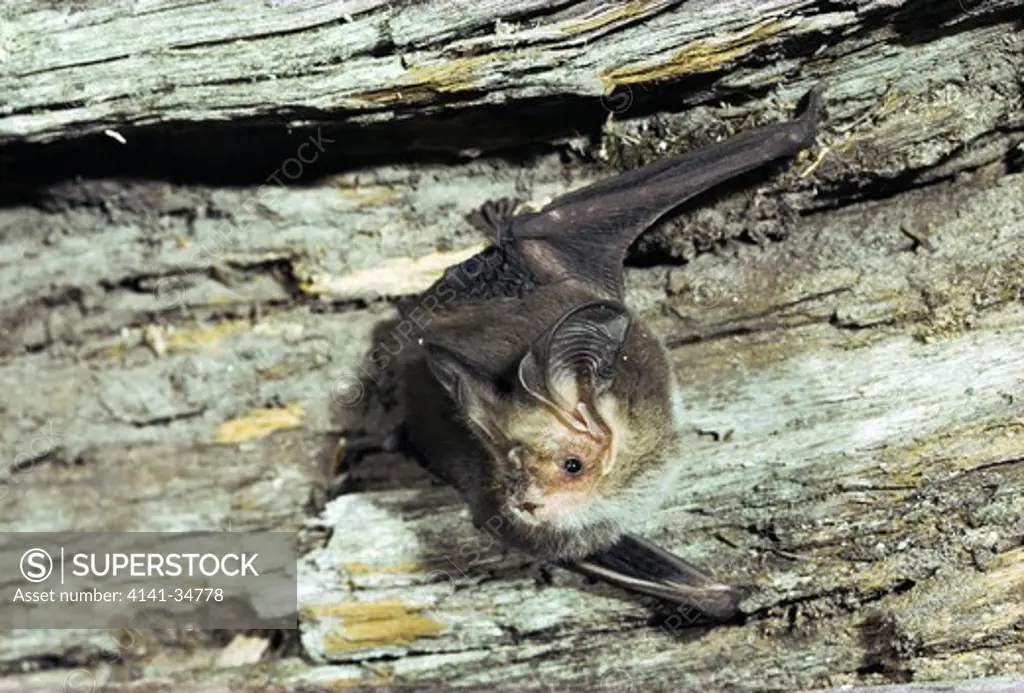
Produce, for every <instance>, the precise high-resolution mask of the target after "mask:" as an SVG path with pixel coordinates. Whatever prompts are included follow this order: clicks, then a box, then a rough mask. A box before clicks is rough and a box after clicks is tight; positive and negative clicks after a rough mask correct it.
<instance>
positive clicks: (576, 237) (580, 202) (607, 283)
mask: <svg viewBox="0 0 1024 693" xmlns="http://www.w3.org/2000/svg"><path fill="white" fill-rule="evenodd" d="M821 91H822V87H821V85H818V86H816V87H814V89H812V90H811V92H810V95H809V97H808V105H807V108H806V109H805V110H804V113H803V114H802V115H801V116H800V117H799V118H796V119H795V120H791V121H788V122H785V123H776V124H773V125H767V126H764V127H760V128H755V129H753V130H748V131H747V132H743V133H740V134H739V135H736V136H734V137H730V138H729V139H726V140H723V141H721V142H718V143H716V144H713V145H711V146H708V147H705V148H703V149H698V150H695V151H692V152H687V153H685V154H680V155H678V156H673V157H669V158H666V159H662V160H660V161H656V162H654V163H652V164H649V165H647V166H644V167H642V168H639V169H636V170H634V171H629V172H627V173H624V174H621V175H619V176H616V177H614V178H611V179H609V180H606V181H602V182H599V183H595V184H594V185H590V186H587V187H585V188H582V189H580V190H576V191H574V192H571V193H568V194H566V195H563V196H561V197H559V198H557V199H556V200H554V201H553V202H552V203H550V204H549V205H548V206H546V207H545V208H544V209H542V210H541V211H539V212H534V213H527V214H522V215H518V216H514V217H504V218H503V219H502V220H501V221H500V222H494V223H495V224H496V227H495V231H496V233H498V234H501V233H508V234H510V235H511V236H512V240H514V241H515V242H516V244H517V245H518V247H519V248H520V250H521V252H522V253H523V255H524V256H525V258H526V260H527V263H528V264H529V265H530V266H531V268H532V269H533V270H534V273H535V274H537V275H538V277H540V278H543V280H545V281H555V280H559V279H563V278H566V277H574V278H576V279H580V280H583V281H589V282H590V283H592V284H595V285H596V286H597V287H598V288H600V289H601V290H603V291H607V292H610V293H611V295H612V296H615V297H620V296H621V292H622V261H623V259H624V257H625V254H626V251H627V250H628V249H629V246H630V244H631V243H632V242H633V240H634V239H635V238H636V237H637V236H639V235H640V234H641V233H643V232H644V231H645V230H647V229H648V228H649V227H650V226H651V225H652V224H653V223H654V222H655V221H657V220H658V219H659V218H660V217H661V216H663V215H664V214H666V213H668V212H669V211H671V210H672V209H673V208H675V207H677V206H679V205H680V204H682V203H683V202H685V201H686V200H688V199H690V198H691V197H693V196H695V195H697V194H699V193H701V192H703V191H705V190H707V189H709V188H711V187H713V186H715V185H717V184H719V183H721V182H723V181H726V180H728V179H730V178H733V177H735V176H738V175H740V174H742V173H745V172H747V171H750V170H753V169H755V168H759V167H761V166H763V165H765V164H767V163H769V162H771V161H774V160H775V159H779V158H782V157H786V156H792V155H794V154H796V153H797V152H799V151H801V150H803V149H806V148H808V147H810V146H811V145H812V144H813V143H814V138H815V135H816V132H817V122H818V112H819V110H820V102H821Z"/></svg>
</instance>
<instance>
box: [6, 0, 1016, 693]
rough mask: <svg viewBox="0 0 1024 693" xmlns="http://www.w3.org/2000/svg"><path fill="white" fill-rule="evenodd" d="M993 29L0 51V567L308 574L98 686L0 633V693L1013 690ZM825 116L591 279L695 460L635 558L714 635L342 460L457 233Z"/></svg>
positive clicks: (388, 26)
mask: <svg viewBox="0 0 1024 693" xmlns="http://www.w3.org/2000/svg"><path fill="white" fill-rule="evenodd" d="M1022 9H1024V4H1022V3H1021V2H1018V1H1012V0H988V1H981V2H978V1H976V0H953V1H946V0H939V1H928V2H924V1H920V2H918V1H916V0H844V1H843V2H831V3H826V2H819V3H808V2H797V1H795V0H793V1H788V0H773V1H772V2H761V3H754V4H751V3H746V2H740V1H739V0H715V1H712V0H691V1H690V2H685V3H683V2H669V1H667V0H661V1H659V0H650V1H648V2H628V3H614V4H612V3H598V2H567V1H563V2H547V3H541V2H533V1H528V0H516V1H514V2H508V1H504V2H496V1H495V2H458V3H456V2H441V1H439V0H437V1H434V0H431V1H426V2H420V3H386V2H378V1H375V0H349V1H342V2H310V3H296V4H295V5H292V4H289V3H274V2H267V3H263V4H258V3H244V2H237V3H234V2H224V3H219V2H218V3H192V4H180V3H171V2H166V1H165V0H154V2H151V3H147V4H146V5H145V6H140V5H137V4H136V3H110V2H100V1H99V0H83V1H81V2H77V3H75V4H74V5H73V6H63V5H59V4H54V5H49V4H29V3H20V4H12V5H10V6H7V7H6V8H4V9H3V10H0V12H2V13H3V14H2V15H0V18H2V24H0V69H2V74H0V166H2V169H0V176H2V180H3V186H2V188H0V238H2V241H3V242H2V244H0V324H2V326H3V328H4V329H3V336H0V391H3V392H5V393H7V394H6V396H4V397H0V409H2V412H3V415H4V421H5V423H4V426H3V427H2V429H0V443H2V450H3V452H4V454H5V455H6V459H7V460H8V462H7V463H6V467H4V468H0V529H3V530H5V531H63V530H96V531H118V530H119V531H155V530H168V531H169V530H191V529H219V530H226V531H239V530H249V529H294V530H299V531H300V532H301V535H302V537H303V543H304V546H306V547H307V548H308V552H307V553H306V554H305V555H304V556H303V558H302V560H301V563H300V587H299V590H300V594H299V596H300V611H301V613H300V620H301V628H300V632H299V635H298V637H297V638H296V637H295V636H293V637H291V638H288V637H283V638H282V637H281V635H282V634H280V633H277V634H274V633H255V634H254V633H249V634H225V633H217V632H192V633H185V634H182V633H153V634H152V637H153V640H152V641H151V642H147V643H144V644H143V645H140V646H139V647H137V648H133V649H132V650H131V651H130V652H128V651H118V652H117V654H118V655H120V660H119V661H118V663H117V664H115V665H113V666H109V665H104V664H98V662H101V661H102V660H103V658H102V657H101V656H100V655H101V653H103V652H105V651H107V650H109V649H110V648H111V647H112V646H111V644H110V643H111V635H112V634H110V633H105V632H101V631H40V630H30V629H26V630H23V631H17V632H9V633H6V634H4V635H3V636H0V674H2V675H3V676H4V680H3V681H2V682H0V692H2V691H7V690H11V691H14V690H19V691H21V690H32V691H34V690H52V689H54V688H56V689H59V688H60V686H61V685H62V684H63V683H65V682H67V681H71V682H73V683H74V684H75V685H79V682H80V681H81V680H82V679H81V677H82V676H83V675H84V674H83V672H87V673H88V675H89V676H92V677H94V680H95V681H96V682H97V683H102V684H103V685H106V686H109V689H110V690H117V691H142V690H147V691H150V690H186V689H187V690H203V691H210V692H212V691H221V690H232V691H242V690H244V691H280V690H294V691H300V690H301V691H321V690H324V691H326V690H339V689H342V690H348V689H352V690H358V689H360V687H363V688H366V689H371V688H374V687H378V688H380V687H383V688H390V689H395V690H406V689H407V688H415V687H419V689H420V690H426V689H429V688H430V687H431V686H434V687H443V688H445V689H447V688H452V689H459V690H476V689H480V690H492V691H493V690H537V691H545V690H595V691H601V690H604V691H628V690H634V691H660V690H674V691H678V690H693V691H698V690H699V691H706V690H729V691H783V690H785V691H793V690H818V689H830V690H831V689H838V688H840V687H841V686H847V685H852V686H858V687H859V686H864V687H875V686H891V687H887V688H865V689H863V690H876V691H879V693H880V692H881V691H890V692H892V693H895V692H896V691H901V692H902V691H907V692H908V693H909V691H938V690H949V689H950V688H949V687H954V686H956V687H959V689H962V690H969V691H978V692H979V693H980V692H982V691H985V692H986V693H994V692H999V693H1004V692H1008V691H1011V690H1021V688H1022V687H1024V683H1022V682H1021V679H1020V678H1016V679H1015V678H1014V677H1024V647H1022V644H1024V501H1021V500H1020V499H1021V498H1024V360H1022V345H1024V221H1022V219H1024V174H1022V173H1021V169H1022V167H1024V145H1022V141H1024V70H1022V65H1024V42H1022V40H1021V34H1020V33H1019V29H1020V28H1021V24H1020V22H1021V17H1022V15H1024V13H1022ZM822 80H823V81H824V82H825V85H826V90H825V111H826V112H825V117H824V121H823V126H822V132H821V134H820V136H819V139H818V143H817V146H816V147H815V148H814V149H813V150H812V151H811V152H809V154H808V155H807V156H804V157H802V158H801V159H800V160H798V161H796V162H794V163H793V164H792V165H788V166H781V165H780V166H777V167H775V168H774V169H773V170H770V171H761V172H757V173H755V174H751V175H749V176H745V177H743V178H742V179H741V180H737V181H734V182H732V183H730V184H728V185H725V186H722V188H721V189H719V190H716V191H714V193H713V194H711V195H704V196H702V197H701V199H700V200H696V201H694V203H692V204H688V205H686V207H685V208H684V209H683V210H682V211H681V212H680V213H679V214H676V215H673V216H672V218H671V219H669V220H667V221H666V222H664V223H662V224H660V225H659V226H658V227H656V228H655V229H652V231H650V232H649V233H648V234H646V235H645V236H644V237H643V238H642V239H640V241H638V243H637V244H636V245H635V247H634V248H633V250H632V252H631V254H630V258H629V261H628V262H627V265H628V270H627V280H628V286H629V291H628V293H629V300H630V302H631V303H632V304H633V305H634V306H635V307H636V308H637V310H639V311H640V312H641V314H642V315H643V317H644V318H645V319H647V320H648V321H650V322H651V324H652V325H653V326H654V327H655V328H656V329H658V331H659V332H660V333H661V334H662V335H663V336H664V337H665V339H666V342H667V343H668V345H669V346H670V350H671V354H672V358H673V361H674V365H675V367H676V371H677V373H678V375H679V377H680V379H681V380H682V382H683V385H684V390H685V393H686V397H685V408H686V411H685V413H686V418H687V420H688V421H689V423H690V426H691V428H690V430H688V431H687V434H688V435H689V438H690V448H689V452H688V454H687V456H686V458H685V459H681V460H679V462H678V463H679V465H680V467H681V469H682V473H681V480H680V484H679V487H678V489H677V492H676V494H675V496H674V499H673V501H672V502H671V503H670V504H669V506H668V507H667V508H666V509H665V510H664V511H663V512H661V513H660V514H659V515H658V516H657V517H656V518H654V519H652V521H651V523H650V526H649V527H648V532H647V533H648V535H649V536H650V537H651V538H653V539H655V540H657V541H658V542H660V543H662V544H663V545H665V546H666V547H667V548H670V549H672V550H674V551H676V552H678V553H679V554H680V555H682V556H684V557H686V558H687V559H689V560H691V561H692V562H694V563H696V564H698V565H701V566H702V567H705V568H707V569H709V570H711V571H712V572H714V573H715V574H716V575H717V576H719V577H720V578H722V579H723V580H727V581H731V582H735V583H744V584H749V585H752V586H753V587H754V588H755V589H754V590H753V593H752V596H751V597H750V598H749V599H747V600H746V601H744V602H743V604H742V605H741V608H742V610H743V614H744V615H743V617H742V618H741V619H738V620H737V621H736V622H735V623H731V624H726V625H717V626H712V625H709V624H707V623H704V622H702V621H700V620H695V614H694V613H693V612H690V611H688V610H686V609H680V610H675V611H672V610H667V609H666V608H665V607H663V606H659V605H654V604H650V603H648V602H645V601H643V600H641V599H638V598H634V597H631V596H629V595H627V594H626V593H624V592H621V591H618V590H614V589H612V588H609V587H604V586H600V585H592V584H588V583H587V582H586V581H584V580H583V579H581V578H579V577H578V576H575V575H572V574H569V573H566V572H563V571H560V570H558V569H553V568H549V567H547V566H543V565H540V564H539V563H537V562H536V561H535V560H532V559H531V557H529V556H526V555H522V554H519V553H515V552H512V551H504V550H502V549H501V547H500V546H499V545H498V543H497V542H495V541H494V540H493V538H491V537H489V536H486V535H484V534H480V533H478V532H476V531H475V530H473V528H472V527H471V526H470V523H469V521H468V517H467V514H466V512H465V509H464V506H463V505H462V504H461V502H460V501H459V499H458V498H457V497H456V495H455V494H454V493H453V492H452V490H451V489H449V488H447V487H444V486H441V485H439V484H438V483H437V482H436V481H433V480H432V479H431V478H430V477H429V476H428V475H427V474H426V473H424V472H423V471H421V470H420V469H419V468H418V467H417V466H416V465H415V464H414V463H413V462H412V461H411V460H409V459H406V458H404V457H402V456H401V455H399V454H396V453H391V452H386V451H382V450H381V449H379V448H375V447H374V446H373V442H374V441H379V440H380V439H381V438H382V437H383V436H384V435H385V434H386V433H387V431H388V430H390V428H391V427H392V426H393V425H394V424H395V423H396V422H397V421H398V420H399V419H400V416H401V412H399V411H397V408H396V407H395V397H394V390H393V385H394V383H393V381H392V378H393V376H394V374H393V373H391V372H388V371H386V370H385V371H384V372H376V371H374V372H368V371H367V370H365V369H364V366H365V362H364V355H365V354H366V352H368V351H369V350H370V349H371V348H373V347H374V346H375V345H376V344H379V343H382V342H383V343H385V344H388V345H391V346H392V348H395V345H396V344H397V345H398V348H401V342H400V341H396V340H397V339H400V335H397V334H396V332H395V317H396V312H395V310H394V301H395V299H397V298H400V297H404V296H410V295H413V294H415V293H416V292H418V291H421V290H423V289H425V288H426V287H427V286H429V285H430V283H432V282H433V280H434V279H436V278H437V277H438V276H439V273H440V272H441V270H443V268H445V267H446V266H448V265H450V264H454V263H456V262H458V261H460V260H461V259H463V258H465V257H468V256H469V255H471V254H473V253H474V252H476V251H478V250H479V249H481V248H482V247H483V245H482V244H483V242H484V239H482V238H481V237H480V236H479V235H478V233H477V232H476V231H474V230H473V229H472V228H471V227H470V226H469V224H467V223H466V221H465V219H464V217H465V215H466V214H467V213H469V212H470V211H472V210H473V209H474V208H476V207H477V206H479V205H480V204H482V203H483V202H484V201H486V200H488V199H496V198H500V197H507V196H513V197H519V198H521V199H525V200H532V201H535V202H540V201H543V200H544V199H546V198H550V197H553V196H555V195H558V194H560V193H562V192H565V191H566V190H569V189H572V188H575V187H578V186H580V185H583V184H585V183H587V182H590V181H593V180H597V179H599V178H602V177H605V176H610V175H614V173H616V172H618V171H622V170H627V169H629V168H633V167H635V166H638V165H641V164H642V163H645V162H647V161H650V160H653V159H655V158H657V157H660V156H666V155H668V154H671V153H674V152H678V151H685V150H687V149H690V148H693V147H697V146H700V145H702V144H705V143H707V142H710V141H713V140H714V139H717V138H720V137H723V136H727V135H728V134H731V133H733V132H737V131H740V130H743V129H746V128H749V127H752V126H754V125H757V124H761V123H767V122H773V121H778V120H781V119H784V118H788V117H790V116H791V115H792V113H793V110H794V108H795V105H796V103H797V102H798V101H799V99H800V97H802V96H803V94H805V93H806V91H807V90H808V88H809V87H810V86H811V85H812V84H814V83H816V82H818V81H822ZM377 381H379V382H377ZM361 446H362V447H363V448H365V449H362V450H361V453H360V454H359V455H357V456H356V455H348V456H346V455H341V454H339V453H340V452H343V451H345V450H349V451H350V452H351V451H353V450H356V449H360V447H361ZM356 457H358V458H359V459H358V461H356V462H355V463H352V464H349V465H348V466H346V467H344V468H343V469H341V470H339V471H340V474H338V475H337V476H335V475H334V474H333V473H332V470H333V465H335V464H336V463H337V460H338V459H339V458H345V459H348V460H350V461H351V460H353V459H355V458H356ZM114 649H115V650H116V647H115V648H114ZM69 677H71V678H69ZM75 677H78V678H75ZM968 679H971V680H970V681H968ZM957 682H959V683H957ZM904 684H905V685H904ZM73 689H74V686H72V688H71V689H69V690H73ZM80 689H81V688H80ZM82 690H84V689H82ZM846 690H848V689H846Z"/></svg>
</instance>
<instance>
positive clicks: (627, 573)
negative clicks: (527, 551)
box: [563, 534, 746, 621]
mask: <svg viewBox="0 0 1024 693" xmlns="http://www.w3.org/2000/svg"><path fill="white" fill-rule="evenodd" d="M563 565H564V566H565V567H566V568H569V569H570V570H573V571H575V572H577V573H581V574H583V575H586V576H589V577H593V578H597V579H599V580H602V581H604V582H608V583H610V584H613V585H616V586H618V587H622V588H624V589H627V590H631V591H633V592H639V593H641V594H647V595H650V596H653V597H658V598H659V599H664V600H667V601H671V602H675V603H680V604H689V605H691V606H693V607H696V608H697V609H699V610H700V611H701V612H702V613H704V614H706V615H707V616H710V617H712V618H715V619H718V620H720V621H725V620H728V619H730V618H732V617H733V616H735V615H736V613H737V612H738V611H739V609H738V605H739V603H740V601H741V600H742V599H743V598H744V597H745V596H746V591H745V590H743V589H742V588H739V587H734V586H732V585H725V584H723V583H720V582H716V581H715V580H714V579H713V578H712V577H711V576H710V575H708V574H707V573H705V572H704V571H702V570H700V569H698V568H695V567H694V566H692V565H690V564H689V563H686V562H685V561H684V560H683V559H681V558H679V557H678V556H676V555H675V554H672V553H669V552H668V551H665V550H664V549H662V548H660V547H658V546H656V545H655V544H652V543H651V542H649V541H647V540H646V539H643V538H642V537H639V536H637V535H635V534H625V535H623V536H622V538H621V539H620V540H619V542H618V543H617V544H615V545H614V546H612V547H611V548H609V549H606V550H604V551H602V552H600V553H597V554H594V555H592V556H588V557H586V558H584V559H581V560H578V561H572V562H566V563H564V564H563Z"/></svg>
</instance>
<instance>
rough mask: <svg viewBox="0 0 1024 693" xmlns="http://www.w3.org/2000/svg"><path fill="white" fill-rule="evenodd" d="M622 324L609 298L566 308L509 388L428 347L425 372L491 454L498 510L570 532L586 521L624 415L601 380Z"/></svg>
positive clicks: (617, 445) (616, 351)
mask: <svg viewBox="0 0 1024 693" xmlns="http://www.w3.org/2000/svg"><path fill="white" fill-rule="evenodd" d="M629 328H630V318H629V314H628V312H627V311H626V309H625V307H624V306H622V305H621V304H618V303H615V302H611V301H599V302H594V303H587V304H584V305H581V306H578V307H576V308H573V309H571V310H570V311H568V312H567V313H565V314H564V315H562V316H561V317H560V318H559V320H557V321H556V322H555V324H554V325H553V326H551V328H550V329H548V330H546V331H545V332H544V333H543V334H542V335H541V336H540V338H539V339H537V340H536V341H535V342H534V343H533V344H532V345H531V347H530V349H529V350H528V351H527V353H526V354H525V355H524V356H523V357H522V359H521V360H520V361H519V363H518V364H517V367H516V371H515V373H514V378H512V380H513V382H514V386H513V387H512V389H511V392H500V391H499V390H498V389H497V388H496V386H495V384H494V383H492V382H489V381H488V380H487V379H486V378H485V377H483V376H482V375H481V373H480V371H479V370H478V369H476V368H474V367H473V366H472V365H471V364H469V363H467V362H466V361H465V360H464V359H462V357H460V356H458V355H456V354H454V353H453V352H451V351H449V350H447V349H444V348H441V347H436V346H428V354H429V358H428V361H429V363H430V366H431V369H432V370H433V372H434V375H435V377H436V378H437V379H438V381H439V382H440V383H441V384H442V385H443V386H444V387H445V389H446V390H447V391H448V392H449V394H451V396H452V398H453V399H454V400H455V402H456V403H457V405H458V406H459V408H460V410H461V412H462V414H463V415H464V416H465V419H466V420H467V422H468V423H469V425H470V426H471V428H472V429H473V430H474V432H475V433H476V435H477V437H478V438H479V440H480V441H481V443H482V444H483V445H484V447H486V449H487V450H488V451H489V452H490V454H491V456H492V457H493V461H494V463H495V464H494V467H493V468H494V472H495V473H494V479H493V482H494V485H495V490H496V491H497V492H498V494H499V496H500V497H501V498H502V499H503V501H504V502H505V503H506V505H507V507H506V508H504V510H505V511H506V512H507V514H510V515H512V516H514V517H517V518H518V519H519V520H521V521H522V522H523V523H525V524H528V525H536V526H543V525H552V526H556V527H559V528H563V529H570V528H572V527H573V526H582V525H584V524H586V522H587V521H588V518H592V517H594V515H595V512H596V511H597V509H598V508H599V506H600V503H596V501H599V500H600V499H601V498H602V496H603V495H604V494H605V493H606V492H608V491H609V490H611V489H614V488H615V486H616V484H615V482H614V476H615V472H616V469H617V464H616V463H617V461H618V459H619V457H620V454H621V446H622V442H623V438H624V435H625V433H626V431H625V429H626V425H627V424H626V416H627V412H626V411H625V410H624V407H625V403H623V402H619V401H617V399H616V397H615V396H614V394H613V393H612V391H611V385H612V381H613V379H614V375H615V370H616V364H617V362H618V360H619V359H620V358H621V357H622V356H621V351H622V348H623V345H624V343H625V340H626V336H627V333H628V332H629Z"/></svg>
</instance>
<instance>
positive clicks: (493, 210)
mask: <svg viewBox="0 0 1024 693" xmlns="http://www.w3.org/2000/svg"><path fill="white" fill-rule="evenodd" d="M518 204H519V200H515V199H513V198H510V197H503V198H501V199H500V200H490V201H488V202H485V203H484V204H483V205H482V206H481V207H480V209H478V210H475V211H473V212H472V213H470V215H469V217H468V220H469V223H470V224H472V225H473V226H474V227H476V228H477V230H479V231H482V232H483V233H485V234H487V236H488V237H489V238H490V239H491V240H492V241H494V243H495V245H498V246H501V245H504V244H505V243H508V242H509V241H511V240H512V213H513V212H514V211H515V208H516V205H518Z"/></svg>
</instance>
